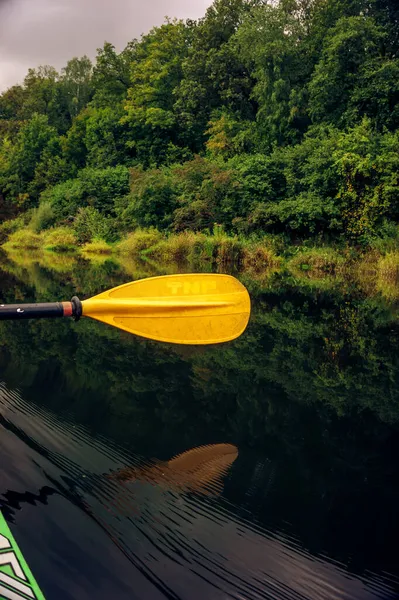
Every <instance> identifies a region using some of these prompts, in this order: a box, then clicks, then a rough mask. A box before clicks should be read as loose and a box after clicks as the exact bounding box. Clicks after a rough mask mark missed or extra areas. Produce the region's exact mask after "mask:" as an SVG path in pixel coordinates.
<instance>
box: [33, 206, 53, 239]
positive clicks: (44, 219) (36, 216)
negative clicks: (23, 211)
mask: <svg viewBox="0 0 399 600" xmlns="http://www.w3.org/2000/svg"><path fill="white" fill-rule="evenodd" d="M54 223H55V213H54V209H53V207H52V206H51V204H50V203H49V202H42V203H41V204H39V206H38V208H34V209H33V211H32V218H31V220H30V222H29V228H30V229H32V231H34V232H35V233H40V232H41V231H42V230H43V229H48V228H49V227H51V226H52V225H54Z"/></svg>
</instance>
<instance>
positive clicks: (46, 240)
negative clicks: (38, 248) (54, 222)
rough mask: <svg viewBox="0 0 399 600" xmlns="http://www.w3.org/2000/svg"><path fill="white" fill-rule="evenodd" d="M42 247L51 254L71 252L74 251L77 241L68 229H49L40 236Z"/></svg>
mask: <svg viewBox="0 0 399 600" xmlns="http://www.w3.org/2000/svg"><path fill="white" fill-rule="evenodd" d="M41 238H42V240H43V247H44V248H45V249H46V250H52V251H53V252H71V251H73V250H76V247H77V239H76V236H75V234H74V232H73V231H72V230H71V229H69V228H68V227H57V228H55V229H49V230H47V231H44V232H43V233H42V234H41Z"/></svg>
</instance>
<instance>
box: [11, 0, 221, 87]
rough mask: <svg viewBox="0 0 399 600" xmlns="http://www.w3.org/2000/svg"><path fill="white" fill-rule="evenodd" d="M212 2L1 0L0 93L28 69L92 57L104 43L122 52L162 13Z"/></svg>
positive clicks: (180, 13)
mask: <svg viewBox="0 0 399 600" xmlns="http://www.w3.org/2000/svg"><path fill="white" fill-rule="evenodd" d="M210 4H211V0H189V1H188V0H168V1H167V2H165V0H147V1H143V0H0V91H1V90H4V89H6V88H7V87H9V86H11V85H13V84H15V83H18V82H21V81H22V80H23V78H24V76H25V75H26V72H27V70H28V68H29V67H36V66H38V65H40V64H50V65H53V66H54V67H56V68H57V69H61V68H62V67H63V66H65V64H66V63H67V61H68V60H69V59H70V58H72V57H73V56H82V55H83V54H87V55H88V56H90V57H91V58H94V56H95V53H96V48H98V47H100V46H102V45H103V43H104V41H105V40H106V41H109V42H111V43H113V44H114V45H115V46H116V47H117V48H118V49H119V50H121V49H122V48H123V47H124V46H125V45H126V44H127V42H128V41H129V40H131V39H133V38H137V37H140V35H141V34H142V33H146V32H147V31H148V30H149V29H151V27H153V26H154V25H160V24H161V23H162V22H163V21H164V18H165V16H166V15H167V16H169V17H178V18H181V19H187V18H192V19H195V18H198V17H201V16H203V15H204V13H205V10H206V8H207V7H208V6H209V5H210Z"/></svg>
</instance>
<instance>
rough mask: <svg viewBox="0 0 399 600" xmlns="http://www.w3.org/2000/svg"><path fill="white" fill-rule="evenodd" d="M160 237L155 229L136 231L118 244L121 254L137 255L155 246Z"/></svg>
mask: <svg viewBox="0 0 399 600" xmlns="http://www.w3.org/2000/svg"><path fill="white" fill-rule="evenodd" d="M161 239H162V235H161V234H160V232H159V231H157V230H156V229H136V231H134V232H133V233H131V234H129V235H128V236H127V237H126V238H125V239H124V240H122V241H121V242H120V243H119V244H118V252H120V253H121V254H130V255H137V254H140V253H141V252H143V251H144V250H149V249H150V248H152V247H153V246H155V245H157V244H158V243H159V242H160V240H161Z"/></svg>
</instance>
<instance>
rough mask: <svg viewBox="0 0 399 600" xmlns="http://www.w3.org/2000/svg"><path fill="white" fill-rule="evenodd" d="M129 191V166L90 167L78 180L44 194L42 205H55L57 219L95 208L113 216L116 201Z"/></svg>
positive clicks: (79, 174)
mask: <svg viewBox="0 0 399 600" xmlns="http://www.w3.org/2000/svg"><path fill="white" fill-rule="evenodd" d="M128 192H129V169H127V167H124V166H121V165H119V166H117V167H107V168H106V169H92V168H86V169H82V170H81V171H79V173H78V175H77V177H76V179H68V181H64V182H63V183H59V184H58V185H56V186H54V187H52V188H49V189H47V190H46V191H45V192H43V193H42V195H41V202H49V203H50V204H51V205H52V207H53V209H54V212H55V214H56V217H57V219H65V218H67V217H69V216H71V215H72V216H73V215H75V214H76V212H77V211H78V209H79V208H80V207H84V206H92V207H93V208H96V209H97V210H99V211H100V212H102V213H103V214H107V215H112V214H113V212H114V202H115V199H116V198H119V197H121V196H124V195H126V194H127V193H128Z"/></svg>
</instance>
